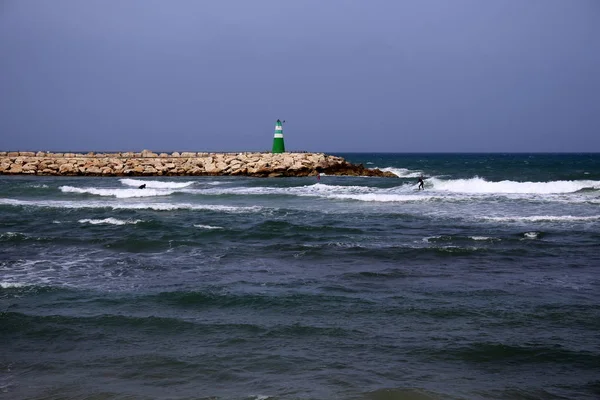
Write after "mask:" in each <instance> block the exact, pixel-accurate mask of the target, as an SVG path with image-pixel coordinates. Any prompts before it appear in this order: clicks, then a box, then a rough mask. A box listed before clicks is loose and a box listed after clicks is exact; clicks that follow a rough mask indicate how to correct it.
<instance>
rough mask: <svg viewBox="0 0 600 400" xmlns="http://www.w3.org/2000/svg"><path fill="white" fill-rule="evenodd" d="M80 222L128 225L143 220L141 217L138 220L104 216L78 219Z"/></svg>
mask: <svg viewBox="0 0 600 400" xmlns="http://www.w3.org/2000/svg"><path fill="white" fill-rule="evenodd" d="M78 222H79V223H82V224H85V223H87V224H92V225H100V224H108V225H127V224H134V225H135V224H137V223H138V222H142V220H141V219H136V220H122V219H117V218H112V217H109V218H104V219H88V218H86V219H80V220H79V221H78Z"/></svg>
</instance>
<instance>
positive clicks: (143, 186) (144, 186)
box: [138, 183, 146, 189]
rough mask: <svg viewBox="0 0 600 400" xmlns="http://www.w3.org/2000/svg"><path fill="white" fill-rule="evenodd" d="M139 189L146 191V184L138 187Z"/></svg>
mask: <svg viewBox="0 0 600 400" xmlns="http://www.w3.org/2000/svg"><path fill="white" fill-rule="evenodd" d="M138 189H146V184H145V183H144V184H143V185H140V187H138Z"/></svg>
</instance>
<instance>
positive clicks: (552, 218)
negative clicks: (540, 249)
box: [480, 215, 600, 222]
mask: <svg viewBox="0 0 600 400" xmlns="http://www.w3.org/2000/svg"><path fill="white" fill-rule="evenodd" d="M480 219H483V220H488V221H498V222H521V221H523V222H569V221H571V222H585V221H600V215H587V216H575V215H531V216H523V217H520V216H512V217H480Z"/></svg>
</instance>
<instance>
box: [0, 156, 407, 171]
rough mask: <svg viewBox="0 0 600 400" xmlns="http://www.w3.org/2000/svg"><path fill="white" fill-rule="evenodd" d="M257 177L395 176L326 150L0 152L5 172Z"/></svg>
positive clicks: (0, 169) (0, 161) (0, 164)
mask: <svg viewBox="0 0 600 400" xmlns="http://www.w3.org/2000/svg"><path fill="white" fill-rule="evenodd" d="M23 174H27V175H53V176H223V175H231V176H254V177H286V176H315V175H317V174H326V175H345V176H379V177H396V175H394V174H392V173H391V172H387V171H381V170H378V169H370V168H365V167H364V166H363V165H362V164H358V165H356V164H351V163H349V162H347V161H346V160H344V159H343V158H342V157H337V156H333V155H328V154H325V153H293V152H292V153H280V154H272V153H258V152H253V153H250V152H246V153H196V152H182V153H179V152H173V153H160V154H157V153H154V152H152V151H150V150H144V151H142V152H139V153H135V152H120V153H95V152H89V153H86V154H80V153H49V152H41V151H39V152H26V151H19V152H0V175H23Z"/></svg>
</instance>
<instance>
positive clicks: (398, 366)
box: [0, 154, 600, 400]
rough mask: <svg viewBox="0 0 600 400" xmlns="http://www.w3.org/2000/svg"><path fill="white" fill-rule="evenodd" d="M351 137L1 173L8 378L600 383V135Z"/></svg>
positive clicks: (537, 395) (50, 393) (479, 389)
mask: <svg viewBox="0 0 600 400" xmlns="http://www.w3.org/2000/svg"><path fill="white" fill-rule="evenodd" d="M340 155H342V156H344V157H345V158H346V159H347V160H348V161H351V162H355V163H363V164H364V165H365V166H367V167H373V168H374V167H378V168H381V169H385V170H389V171H392V172H394V173H395V174H397V175H398V176H399V178H398V179H393V178H365V177H335V176H322V177H321V178H320V180H317V179H316V178H315V177H309V178H272V179H269V178H244V177H147V178H86V177H28V176H0V398H7V399H253V400H266V399H372V400H382V399H386V400H387V399H419V400H423V399H598V398H600V155H599V154H563V155H556V154H555V155H552V154H532V155H529V154H479V155H474V154H340ZM421 175H423V176H424V177H425V190H422V191H418V190H416V188H417V179H416V178H417V177H419V176H421ZM142 183H145V184H146V185H147V186H146V189H138V188H137V187H138V186H139V185H140V184H142Z"/></svg>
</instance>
